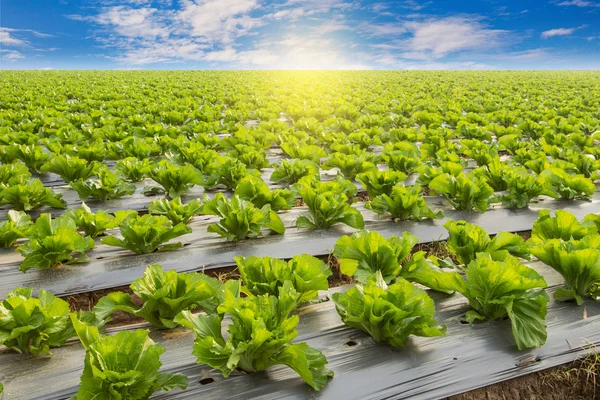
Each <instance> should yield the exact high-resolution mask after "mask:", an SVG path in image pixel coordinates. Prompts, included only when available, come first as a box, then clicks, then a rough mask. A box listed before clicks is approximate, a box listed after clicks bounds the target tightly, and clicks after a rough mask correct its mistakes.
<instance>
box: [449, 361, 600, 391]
mask: <svg viewBox="0 0 600 400" xmlns="http://www.w3.org/2000/svg"><path fill="white" fill-rule="evenodd" d="M598 357H599V356H590V357H587V358H585V359H583V360H579V361H575V362H573V363H570V364H566V365H561V366H559V367H555V368H551V369H548V370H545V371H540V372H535V373H533V374H529V375H525V376H522V377H519V378H515V379H511V380H508V381H504V382H500V383H497V384H495V385H490V386H486V387H483V388H480V389H477V390H473V391H471V392H467V393H463V394H459V395H456V396H452V397H448V398H447V399H445V400H588V399H596V398H600V386H598V385H597V384H596V377H597V374H598V372H599V369H600V366H598V365H597V361H598Z"/></svg>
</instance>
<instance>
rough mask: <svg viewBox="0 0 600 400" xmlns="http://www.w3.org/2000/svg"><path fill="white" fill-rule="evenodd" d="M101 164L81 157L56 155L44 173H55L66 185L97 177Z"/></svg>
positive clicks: (45, 165)
mask: <svg viewBox="0 0 600 400" xmlns="http://www.w3.org/2000/svg"><path fill="white" fill-rule="evenodd" d="M99 166H100V164H98V162H96V161H93V162H88V161H87V160H84V159H82V158H79V157H75V156H70V155H54V156H53V157H52V158H51V159H50V160H49V161H48V162H47V163H46V164H44V166H43V167H42V171H44V172H53V173H55V174H57V175H58V176H60V177H61V178H62V180H63V181H65V183H71V182H73V181H78V180H86V179H88V178H91V177H92V176H94V175H96V171H97V170H98V167H99Z"/></svg>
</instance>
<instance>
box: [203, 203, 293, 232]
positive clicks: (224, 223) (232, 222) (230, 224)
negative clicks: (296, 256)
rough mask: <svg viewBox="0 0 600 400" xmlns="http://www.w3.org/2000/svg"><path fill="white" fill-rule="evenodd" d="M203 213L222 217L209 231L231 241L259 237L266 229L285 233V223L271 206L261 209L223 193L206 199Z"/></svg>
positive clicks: (210, 226)
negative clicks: (229, 197)
mask: <svg viewBox="0 0 600 400" xmlns="http://www.w3.org/2000/svg"><path fill="white" fill-rule="evenodd" d="M202 213H203V214H208V215H216V216H218V217H220V218H221V219H220V221H219V222H218V223H214V224H210V225H209V226H208V231H209V232H214V233H216V234H218V235H219V236H221V237H224V238H226V239H227V240H231V241H237V240H242V239H245V238H255V237H258V236H260V235H262V229H264V228H267V229H270V230H272V231H273V232H275V233H277V234H280V235H282V234H283V233H284V232H285V227H284V226H283V222H281V219H280V218H279V216H278V215H277V213H275V211H273V210H271V206H269V205H268V204H267V205H265V206H263V207H262V208H260V209H259V208H256V207H255V206H254V205H253V204H252V203H250V202H249V201H245V200H242V199H240V198H239V196H237V195H234V196H233V197H232V198H231V199H228V198H227V197H225V196H224V195H223V193H217V194H216V195H215V197H214V198H213V199H212V200H209V199H208V198H205V200H204V205H203V206H202Z"/></svg>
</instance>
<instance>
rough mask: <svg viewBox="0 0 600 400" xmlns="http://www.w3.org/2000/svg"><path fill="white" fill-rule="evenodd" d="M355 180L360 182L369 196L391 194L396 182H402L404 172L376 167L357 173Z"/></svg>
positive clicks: (404, 177) (404, 176)
mask: <svg viewBox="0 0 600 400" xmlns="http://www.w3.org/2000/svg"><path fill="white" fill-rule="evenodd" d="M356 180H357V181H359V182H360V183H362V185H363V188H365V189H366V190H367V193H368V194H369V197H371V198H373V197H375V196H380V195H382V194H387V195H389V194H391V192H392V188H393V187H394V186H396V185H397V184H398V183H404V181H405V180H406V174H405V173H404V172H400V171H394V170H386V171H379V170H378V169H375V170H372V171H369V172H365V173H362V174H358V175H357V176H356Z"/></svg>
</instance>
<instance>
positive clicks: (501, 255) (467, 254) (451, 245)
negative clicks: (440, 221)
mask: <svg viewBox="0 0 600 400" xmlns="http://www.w3.org/2000/svg"><path fill="white" fill-rule="evenodd" d="M444 228H446V230H447V231H448V234H449V236H448V250H449V251H450V252H451V253H452V254H454V255H455V256H456V258H457V259H458V261H459V263H461V264H462V265H464V266H467V265H469V264H470V263H471V261H473V260H475V258H476V255H477V254H478V253H488V254H489V256H490V257H491V258H492V259H493V260H495V261H504V260H505V259H506V257H508V256H509V255H513V256H515V257H521V258H525V259H529V249H528V247H527V245H526V244H525V241H524V240H523V238H522V237H521V236H519V235H517V234H515V233H509V232H499V233H498V234H497V235H496V236H494V237H493V238H490V236H489V235H488V233H487V231H486V230H485V229H483V228H480V227H479V226H477V225H473V224H469V223H468V222H465V221H453V220H448V221H447V222H446V223H445V224H444Z"/></svg>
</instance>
